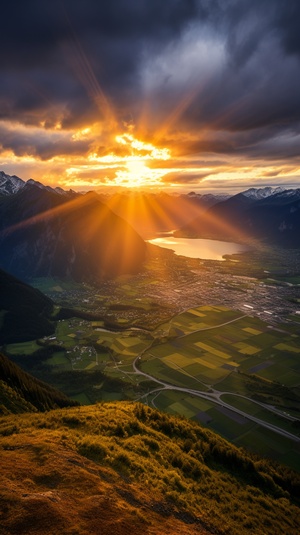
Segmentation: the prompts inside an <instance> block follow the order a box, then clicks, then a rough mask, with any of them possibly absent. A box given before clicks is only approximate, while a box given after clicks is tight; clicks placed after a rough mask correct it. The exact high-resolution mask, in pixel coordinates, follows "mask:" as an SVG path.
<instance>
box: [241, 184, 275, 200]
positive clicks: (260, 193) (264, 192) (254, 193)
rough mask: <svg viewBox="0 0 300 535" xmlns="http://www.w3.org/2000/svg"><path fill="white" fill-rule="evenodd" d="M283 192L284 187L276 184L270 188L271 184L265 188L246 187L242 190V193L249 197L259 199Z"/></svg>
mask: <svg viewBox="0 0 300 535" xmlns="http://www.w3.org/2000/svg"><path fill="white" fill-rule="evenodd" d="M283 192H284V188H282V187H281V186H278V187H276V188H272V187H271V186H266V187H265V188H250V189H247V190H246V191H243V195H244V196H245V197H248V198H250V199H254V200H260V199H265V198H266V197H271V196H273V195H277V194H278V193H283Z"/></svg>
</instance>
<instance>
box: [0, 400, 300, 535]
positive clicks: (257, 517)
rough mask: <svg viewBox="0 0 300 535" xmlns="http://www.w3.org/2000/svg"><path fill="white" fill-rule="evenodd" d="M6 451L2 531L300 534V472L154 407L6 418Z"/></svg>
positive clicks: (0, 440) (111, 406) (2, 428)
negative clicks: (265, 458)
mask: <svg viewBox="0 0 300 535" xmlns="http://www.w3.org/2000/svg"><path fill="white" fill-rule="evenodd" d="M1 435H4V436H2V437H1ZM0 449H1V456H0V459H1V461H0V469H1V476H2V479H1V480H2V483H1V485H0V494H1V503H2V511H3V514H2V518H1V527H2V530H3V531H2V533H9V534H12V533H34V534H35V535H44V534H45V533H47V535H54V534H55V535H56V534H58V533H63V534H64V535H68V534H70V535H71V533H76V534H78V535H81V534H82V535H87V534H89V535H92V534H95V535H96V534H97V535H98V534H100V533H101V535H110V534H116V535H125V534H128V533H131V535H147V534H148V535H156V534H157V535H158V534H159V535H167V534H168V535H171V534H172V535H173V534H175V533H176V534H177V533H180V534H182V535H196V534H197V533H198V534H202V535H204V534H215V535H249V534H251V535H282V534H283V533H284V534H285V535H295V534H296V533H299V532H300V514H299V513H300V507H299V495H300V494H299V475H297V474H295V473H293V472H291V471H290V470H288V469H286V468H284V467H282V466H278V465H273V464H270V463H269V462H268V461H267V460H263V459H258V458H255V457H252V456H251V455H250V454H249V453H247V452H245V451H243V450H240V449H238V448H236V447H234V446H232V445H230V444H229V443H228V442H226V441H225V440H223V439H221V438H220V437H218V436H217V435H215V434H214V433H211V432H210V431H208V430H206V429H203V428H201V427H200V426H199V425H198V424H196V423H195V422H191V421H188V420H183V419H180V418H175V417H173V416H170V415H166V414H162V413H160V412H158V411H155V410H153V409H150V408H149V407H147V406H144V405H140V404H134V403H126V402H123V403H118V402H116V403H104V404H101V405H97V406H90V407H78V408H74V409H73V408H71V409H61V410H59V411H51V412H49V413H44V414H41V413H40V414H24V415H21V416H14V417H11V416H6V417H4V418H2V421H1V423H0Z"/></svg>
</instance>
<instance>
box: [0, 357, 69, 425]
mask: <svg viewBox="0 0 300 535" xmlns="http://www.w3.org/2000/svg"><path fill="white" fill-rule="evenodd" d="M72 405H73V406H74V405H77V403H76V402H75V401H72V400H71V399H69V398H67V396H65V395H64V394H63V393H62V392H59V391H58V390H56V389H55V388H53V387H52V386H50V385H47V384H46V383H43V382H42V381H39V380H38V379H36V378H35V377H32V376H31V375H29V374H28V373H26V372H24V371H23V370H22V369H21V368H19V366H17V365H16V364H15V363H14V362H11V361H10V360H9V359H8V358H7V357H6V356H4V355H3V354H2V353H0V413H2V414H7V413H20V412H28V411H30V412H32V411H37V410H38V411H45V410H50V409H56V408H59V407H69V406H72Z"/></svg>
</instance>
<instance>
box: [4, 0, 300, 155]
mask: <svg viewBox="0 0 300 535" xmlns="http://www.w3.org/2000/svg"><path fill="white" fill-rule="evenodd" d="M1 18H2V21H3V24H2V25H1V37H0V38H1V46H0V67H1V80H0V118H1V119H10V120H13V121H19V122H21V123H24V124H28V125H39V124H41V123H43V125H44V127H45V128H52V127H53V126H54V125H55V124H56V123H57V122H60V123H61V124H62V126H63V128H71V127H72V126H74V125H77V126H80V125H84V124H88V123H91V122H96V121H97V120H99V119H104V120H108V119H107V117H108V116H109V113H110V111H109V107H110V105H111V106H112V109H113V110H114V112H115V113H116V116H117V120H118V121H119V122H120V124H121V122H122V121H123V120H126V121H130V120H133V122H137V121H138V115H139V113H140V111H141V109H142V107H143V100H144V99H145V98H146V97H147V102H148V107H149V113H148V134H149V136H150V139H151V133H152V132H153V131H155V130H157V129H158V128H159V126H160V125H161V123H162V122H163V121H164V120H167V118H168V115H169V116H171V115H172V114H173V115H174V117H173V120H171V121H169V123H168V121H166V122H167V123H168V131H167V133H164V135H162V141H163V140H164V138H166V140H169V141H170V132H172V131H174V130H176V131H177V132H178V133H179V134H180V132H182V131H183V130H185V131H188V132H191V133H192V134H193V136H194V138H197V136H198V133H199V134H200V133H201V137H200V136H199V139H198V140H197V139H196V140H194V141H192V142H184V143H183V145H182V149H181V153H182V154H191V153H193V154H195V153H197V152H199V153H203V152H212V153H213V152H215V153H222V154H225V153H228V154H235V153H236V154H238V155H239V154H245V155H248V156H249V155H252V156H253V157H255V155H259V156H260V157H261V156H262V155H263V153H264V151H266V155H267V156H268V157H270V155H272V154H273V153H274V152H275V151H277V152H278V153H280V154H281V156H282V157H290V156H294V155H295V152H296V149H295V143H296V141H297V140H298V138H297V137H295V136H296V134H295V135H293V134H292V131H294V132H297V131H299V125H300V99H299V94H300V32H299V26H300V3H299V0H288V1H286V0H272V1H270V0H222V1H221V0H164V1H161V0H130V1H129V0H110V1H109V2H100V1H99V0H85V1H84V2H83V1H80V0H53V1H51V2H46V1H44V0H27V1H26V2H25V1H21V0H19V1H16V0H12V1H10V2H6V3H5V4H4V5H3V6H2V8H1ZM176 109H178V112H177V113H174V110H176ZM205 129H206V130H209V134H207V133H204V134H202V131H203V130H205ZM274 129H277V131H278V132H280V133H284V132H286V133H287V135H286V136H284V135H283V136H282V137H280V136H279V135H277V134H276V135H274ZM224 132H225V134H226V135H223V134H224ZM247 132H248V133H249V134H247ZM288 133H290V134H289V135H288ZM288 138H289V139H290V143H289V142H288ZM2 141H3V139H2ZM159 141H160V140H159ZM280 141H282V143H281V144H280ZM3 142H4V144H9V143H8V140H4V141H3ZM170 143H171V141H170ZM16 144H18V143H17V142H16ZM279 144H280V147H279ZM56 149H57V150H59V147H58V146H57V147H56V146H55V143H54V145H53V146H52V148H51V147H50V149H49V151H50V152H48V154H52V152H55V150H56ZM19 150H23V149H19ZM26 150H27V149H26V148H25V149H24V151H25V152H26ZM36 150H37V153H38V154H39V155H41V156H42V157H44V156H43V154H45V153H47V151H46V150H44V149H43V147H37V149H36ZM83 150H85V148H83ZM179 152H180V151H179Z"/></svg>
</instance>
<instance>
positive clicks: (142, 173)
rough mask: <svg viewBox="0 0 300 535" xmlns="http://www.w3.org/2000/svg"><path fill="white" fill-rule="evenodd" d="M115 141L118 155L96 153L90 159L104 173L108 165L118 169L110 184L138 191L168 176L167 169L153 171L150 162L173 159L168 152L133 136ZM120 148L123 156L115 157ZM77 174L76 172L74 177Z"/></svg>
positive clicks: (92, 166) (128, 135) (129, 134)
mask: <svg viewBox="0 0 300 535" xmlns="http://www.w3.org/2000/svg"><path fill="white" fill-rule="evenodd" d="M114 139H115V142H116V143H117V147H116V149H115V151H114V150H112V151H111V152H110V153H109V154H106V155H104V156H98V155H97V153H96V152H93V153H92V154H90V155H89V156H88V160H89V162H90V166H91V168H94V169H97V168H98V169H99V170H101V169H102V166H105V167H107V165H109V167H110V169H115V176H114V179H111V182H113V184H114V185H116V186H123V187H126V188H138V187H143V186H158V185H160V184H161V183H160V178H161V177H162V176H163V175H165V174H166V169H160V168H159V167H158V168H154V169H153V168H150V167H148V165H147V162H150V161H153V160H154V161H157V162H159V161H166V160H169V159H171V153H170V150H169V149H167V148H159V147H155V145H153V144H152V143H146V142H143V141H141V140H140V139H137V138H135V137H134V136H133V134H132V133H124V134H119V135H116V136H115V138H114ZM118 145H120V146H121V147H122V148H123V150H124V154H121V155H118V154H116V153H117V152H118V150H117V148H118ZM74 171H75V169H74V168H73V169H72V170H71V173H72V172H74ZM71 173H70V174H71Z"/></svg>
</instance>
